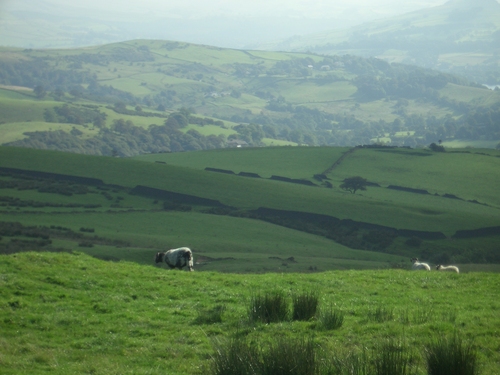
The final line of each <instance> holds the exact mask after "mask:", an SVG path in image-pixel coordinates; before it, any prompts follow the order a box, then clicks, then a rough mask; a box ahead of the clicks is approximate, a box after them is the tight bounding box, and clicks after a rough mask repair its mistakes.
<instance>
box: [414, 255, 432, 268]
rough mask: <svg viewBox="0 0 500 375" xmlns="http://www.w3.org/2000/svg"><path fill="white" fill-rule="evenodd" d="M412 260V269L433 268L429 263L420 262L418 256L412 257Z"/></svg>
mask: <svg viewBox="0 0 500 375" xmlns="http://www.w3.org/2000/svg"><path fill="white" fill-rule="evenodd" d="M410 260H411V261H412V263H413V266H411V269H412V270H426V271H430V270H431V267H429V265H428V264H427V263H420V262H419V261H418V258H411V259H410Z"/></svg>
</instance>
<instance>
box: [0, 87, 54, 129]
mask: <svg viewBox="0 0 500 375" xmlns="http://www.w3.org/2000/svg"><path fill="white" fill-rule="evenodd" d="M0 91H1V90H0ZM59 104H60V103H57V102H53V101H38V100H35V99H34V98H31V101H30V102H29V103H27V100H26V99H25V98H18V97H16V98H15V99H10V98H1V99H0V114H1V115H0V116H1V121H3V122H27V121H41V120H43V113H44V111H45V109H47V108H52V107H53V106H54V105H59Z"/></svg>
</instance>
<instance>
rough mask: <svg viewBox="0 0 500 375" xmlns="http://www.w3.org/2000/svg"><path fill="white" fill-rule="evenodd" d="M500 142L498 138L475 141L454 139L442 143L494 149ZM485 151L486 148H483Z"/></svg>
mask: <svg viewBox="0 0 500 375" xmlns="http://www.w3.org/2000/svg"><path fill="white" fill-rule="evenodd" d="M499 143H500V139H497V140H483V141H473V140H467V139H454V140H452V141H444V142H443V143H442V145H443V146H444V147H447V148H448V147H449V148H466V147H469V148H481V149H494V148H495V147H496V146H497V145H498V144H499ZM469 151H471V152H474V150H469ZM481 152H484V150H481Z"/></svg>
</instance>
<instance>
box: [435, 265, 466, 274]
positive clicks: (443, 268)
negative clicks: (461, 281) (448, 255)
mask: <svg viewBox="0 0 500 375" xmlns="http://www.w3.org/2000/svg"><path fill="white" fill-rule="evenodd" d="M436 269H437V270H438V271H451V272H456V273H460V272H459V271H458V267H457V266H442V265H438V266H436Z"/></svg>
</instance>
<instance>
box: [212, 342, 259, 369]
mask: <svg viewBox="0 0 500 375" xmlns="http://www.w3.org/2000/svg"><path fill="white" fill-rule="evenodd" d="M213 346H214V349H215V354H214V355H213V356H212V361H211V369H210V370H211V372H210V373H211V374H212V375H254V374H258V373H259V372H258V367H259V352H258V350H257V348H256V347H255V346H253V345H251V344H249V343H248V342H247V341H245V340H244V339H230V340H228V341H214V343H213Z"/></svg>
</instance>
